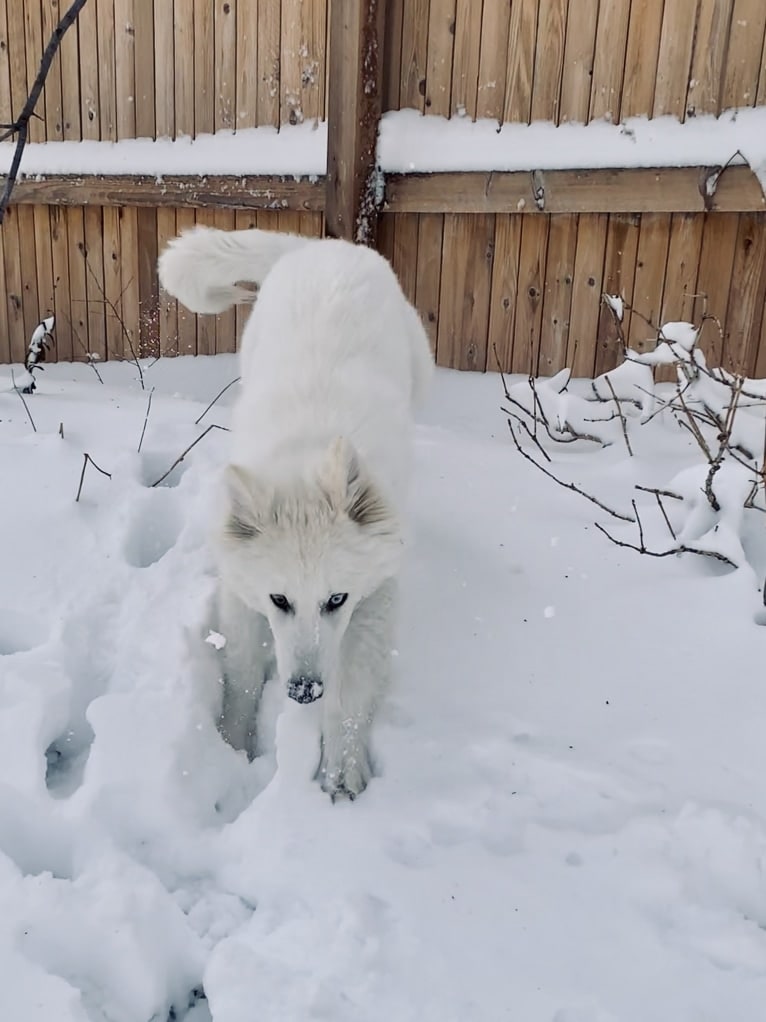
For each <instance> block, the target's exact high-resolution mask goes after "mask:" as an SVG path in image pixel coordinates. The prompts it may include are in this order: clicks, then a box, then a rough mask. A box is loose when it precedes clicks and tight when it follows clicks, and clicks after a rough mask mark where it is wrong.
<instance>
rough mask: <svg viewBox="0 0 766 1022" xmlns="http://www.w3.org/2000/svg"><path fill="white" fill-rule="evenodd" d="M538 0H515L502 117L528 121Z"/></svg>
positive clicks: (509, 33)
mask: <svg viewBox="0 0 766 1022" xmlns="http://www.w3.org/2000/svg"><path fill="white" fill-rule="evenodd" d="M538 2H539V0H515V2H514V3H513V4H512V5H511V23H510V28H509V30H508V40H509V42H508V64H507V68H506V81H505V105H504V116H503V120H506V121H520V122H521V123H523V124H527V123H529V119H530V116H531V113H532V83H533V81H534V75H535V48H536V45H537V9H538Z"/></svg>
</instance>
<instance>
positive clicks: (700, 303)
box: [694, 213, 739, 366]
mask: <svg viewBox="0 0 766 1022" xmlns="http://www.w3.org/2000/svg"><path fill="white" fill-rule="evenodd" d="M738 228H739V215H738V214H737V213H709V214H708V215H707V216H706V217H705V224H704V227H703V231H702V249H701V252H700V259H699V267H698V270H697V284H696V288H697V291H698V292H699V293H700V294H701V295H705V296H706V298H707V300H705V299H704V298H699V299H698V300H697V304H696V306H695V313H694V322H695V323H699V322H700V321H701V319H702V314H703V312H704V311H705V310H707V312H708V313H709V314H710V315H711V316H715V317H716V318H717V319H718V320H719V322H720V323H721V324H724V323H725V322H726V316H727V309H728V305H729V290H730V287H731V274H732V268H733V265H734V249H735V246H736V244H737V230H738ZM700 343H701V345H702V350H703V351H704V353H705V356H706V358H707V360H708V364H709V365H712V366H720V364H721V361H722V358H723V337H722V336H721V334H720V333H719V331H718V329H717V327H716V325H715V324H714V323H713V324H710V325H708V326H706V327H705V329H704V330H703V332H702V335H701V340H700Z"/></svg>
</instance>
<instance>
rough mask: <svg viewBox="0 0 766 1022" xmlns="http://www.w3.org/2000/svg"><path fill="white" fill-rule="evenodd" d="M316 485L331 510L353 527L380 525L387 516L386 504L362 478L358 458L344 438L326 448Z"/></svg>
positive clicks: (372, 485)
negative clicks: (342, 515) (353, 524)
mask: <svg viewBox="0 0 766 1022" xmlns="http://www.w3.org/2000/svg"><path fill="white" fill-rule="evenodd" d="M320 483H321V485H322V488H323V489H324V491H325V493H326V494H327V497H328V500H329V501H330V504H331V505H332V507H334V508H336V509H337V510H342V511H345V513H346V514H347V515H348V517H349V518H350V519H351V521H352V522H356V524H357V525H361V526H368V525H380V524H381V523H382V522H384V521H386V520H388V519H389V518H390V517H391V512H390V510H389V508H388V505H387V504H386V502H385V501H384V500H383V498H382V497H381V496H380V494H379V493H378V491H377V489H376V487H375V486H374V484H373V483H372V482H371V481H370V480H369V479H367V478H366V476H365V473H364V471H363V470H362V468H361V466H360V463H359V456H358V455H357V453H356V451H355V450H354V448H353V446H352V445H351V444H350V443H349V442H348V440H346V439H345V438H344V437H338V438H337V440H334V441H333V442H332V444H331V445H330V447H329V450H328V451H327V456H326V458H325V461H324V464H323V466H322V470H321V472H320Z"/></svg>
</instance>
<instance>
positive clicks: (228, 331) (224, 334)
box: [213, 209, 299, 354]
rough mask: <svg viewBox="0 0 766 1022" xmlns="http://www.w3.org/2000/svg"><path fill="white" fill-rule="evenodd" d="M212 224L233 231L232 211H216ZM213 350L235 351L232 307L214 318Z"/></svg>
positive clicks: (235, 321) (234, 325)
mask: <svg viewBox="0 0 766 1022" xmlns="http://www.w3.org/2000/svg"><path fill="white" fill-rule="evenodd" d="M295 215H296V216H297V215H299V214H295ZM213 223H214V225H215V226H216V227H217V228H218V229H219V230H221V231H233V230H234V228H235V227H236V220H235V216H234V210H231V209H217V210H216V211H215V215H214V217H213ZM215 350H216V354H218V353H219V352H234V351H236V350H237V314H236V312H235V310H234V308H233V307H232V308H231V309H226V311H225V312H220V313H219V314H218V316H216V320H215Z"/></svg>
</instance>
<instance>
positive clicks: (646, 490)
mask: <svg viewBox="0 0 766 1022" xmlns="http://www.w3.org/2000/svg"><path fill="white" fill-rule="evenodd" d="M635 489H637V490H641V491H642V492H643V493H653V494H655V496H656V495H657V494H659V495H660V496H661V497H670V499H671V500H683V499H684V498H683V497H682V496H681V494H680V493H673V491H672V490H659V489H657V488H656V487H654V486H639V484H638V483H636V486H635Z"/></svg>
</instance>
